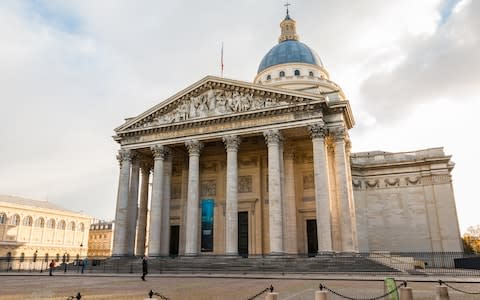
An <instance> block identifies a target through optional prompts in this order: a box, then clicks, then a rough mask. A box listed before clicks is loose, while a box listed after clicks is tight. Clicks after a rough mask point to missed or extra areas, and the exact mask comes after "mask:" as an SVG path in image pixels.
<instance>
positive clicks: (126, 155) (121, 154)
mask: <svg viewBox="0 0 480 300" xmlns="http://www.w3.org/2000/svg"><path fill="white" fill-rule="evenodd" d="M134 157H135V154H134V153H133V152H132V151H131V150H128V149H120V150H118V154H117V160H118V162H119V163H120V164H121V163H122V162H123V161H128V162H132V159H133V158H134Z"/></svg>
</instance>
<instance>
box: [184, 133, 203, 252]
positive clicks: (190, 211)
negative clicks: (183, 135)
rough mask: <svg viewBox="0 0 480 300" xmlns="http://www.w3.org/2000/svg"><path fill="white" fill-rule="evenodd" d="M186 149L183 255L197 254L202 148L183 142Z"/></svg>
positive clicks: (192, 143) (197, 142)
mask: <svg viewBox="0 0 480 300" xmlns="http://www.w3.org/2000/svg"><path fill="white" fill-rule="evenodd" d="M185 146H186V147H187V149H188V153H189V159H188V195H187V220H186V232H185V237H186V239H185V255H192V256H193V255H197V254H198V252H199V251H198V234H199V215H198V214H199V205H200V199H199V180H200V151H201V149H202V147H203V145H202V143H200V142H199V141H195V140H191V141H188V142H185Z"/></svg>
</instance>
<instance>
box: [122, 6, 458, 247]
mask: <svg viewBox="0 0 480 300" xmlns="http://www.w3.org/2000/svg"><path fill="white" fill-rule="evenodd" d="M280 28H281V34H280V37H279V42H278V44H277V45H275V46H274V47H273V48H272V49H271V50H270V51H269V52H268V53H267V54H266V55H265V57H264V58H263V59H262V60H261V62H260V65H259V68H258V72H257V75H256V76H255V78H254V80H253V83H250V82H242V81H236V80H231V79H226V78H218V77H212V76H207V77H205V78H203V79H201V80H199V81H198V82H196V83H194V84H192V85H191V86H189V87H187V88H185V89H184V90H182V91H180V92H178V93H177V94H175V95H173V96H172V97H170V98H168V99H166V100H164V101H162V102H161V103H159V104H158V105H156V106H154V107H152V108H150V109H149V110H147V111H145V112H144V113H142V114H140V115H138V116H136V117H133V118H129V119H127V120H126V122H125V123H124V124H123V125H121V126H119V127H118V128H116V129H115V137H114V138H115V140H116V141H117V142H118V143H119V144H120V150H119V153H118V160H119V162H120V175H119V187H118V198H117V208H116V217H115V231H114V243H113V255H114V256H130V255H143V254H144V253H148V255H149V256H167V255H177V254H178V255H185V256H196V255H202V254H219V255H244V256H245V255H285V254H306V253H310V254H314V253H331V252H358V251H373V250H388V251H407V250H408V251H461V249H462V246H461V240H460V233H459V228H458V221H457V215H456V210H455V202H454V196H453V190H452V182H451V175H450V172H451V170H452V168H453V163H452V162H451V161H450V157H449V156H446V155H445V154H444V153H443V150H442V149H427V150H421V151H414V152H409V153H386V152H380V151H374V152H367V153H356V154H354V153H351V140H350V137H349V130H350V129H351V128H352V127H353V126H354V125H355V121H354V118H353V114H352V111H351V108H350V104H349V101H348V100H347V98H346V96H345V94H344V92H343V91H342V89H341V88H340V86H339V85H338V84H336V83H335V82H333V81H332V80H331V79H330V75H329V73H328V71H327V70H326V69H325V67H324V65H323V63H322V61H321V60H320V58H319V57H318V55H317V54H316V53H315V52H314V51H313V50H312V49H311V48H309V47H308V46H307V45H305V44H303V43H302V42H300V41H299V37H298V35H297V33H296V23H295V21H294V20H293V19H292V18H290V16H289V14H288V11H287V15H286V17H285V19H284V20H283V21H282V22H281V23H280ZM150 183H151V188H150V187H149V184H150ZM147 224H148V226H147Z"/></svg>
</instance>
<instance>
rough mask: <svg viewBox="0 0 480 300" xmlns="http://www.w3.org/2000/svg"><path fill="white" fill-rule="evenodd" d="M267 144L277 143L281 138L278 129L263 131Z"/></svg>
mask: <svg viewBox="0 0 480 300" xmlns="http://www.w3.org/2000/svg"><path fill="white" fill-rule="evenodd" d="M263 136H264V137H265V141H266V142H267V146H268V145H270V144H279V143H280V142H281V141H282V140H283V137H282V134H281V133H280V131H279V130H278V129H270V130H267V131H264V132H263Z"/></svg>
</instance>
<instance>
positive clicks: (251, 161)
mask: <svg viewBox="0 0 480 300" xmlns="http://www.w3.org/2000/svg"><path fill="white" fill-rule="evenodd" d="M257 164H258V158H257V157H256V156H252V157H249V158H241V159H239V160H238V165H239V167H240V168H248V167H256V166H257Z"/></svg>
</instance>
